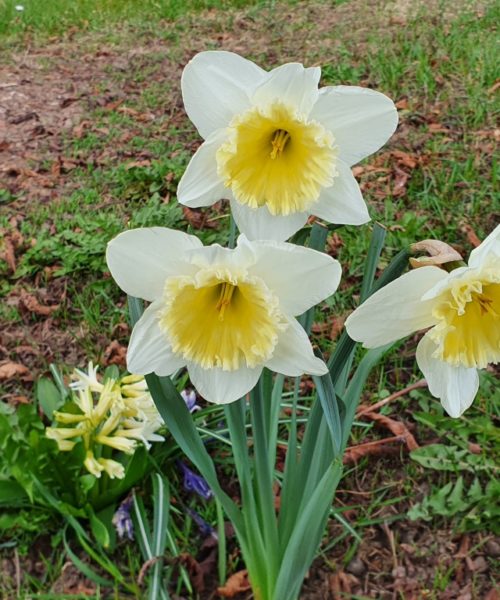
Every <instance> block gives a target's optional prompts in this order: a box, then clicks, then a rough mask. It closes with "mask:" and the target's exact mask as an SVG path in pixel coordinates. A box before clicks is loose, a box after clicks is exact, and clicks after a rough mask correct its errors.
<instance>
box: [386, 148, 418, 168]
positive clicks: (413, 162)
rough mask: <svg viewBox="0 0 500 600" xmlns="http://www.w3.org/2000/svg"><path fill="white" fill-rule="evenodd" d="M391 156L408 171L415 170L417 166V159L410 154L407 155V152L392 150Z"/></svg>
mask: <svg viewBox="0 0 500 600" xmlns="http://www.w3.org/2000/svg"><path fill="white" fill-rule="evenodd" d="M392 156H393V157H394V158H395V159H396V160H397V162H398V163H399V164H400V165H401V166H405V167H407V168H408V169H415V168H416V167H417V166H418V158H417V157H416V156H414V155H412V154H408V152H403V151H402V150H393V152H392Z"/></svg>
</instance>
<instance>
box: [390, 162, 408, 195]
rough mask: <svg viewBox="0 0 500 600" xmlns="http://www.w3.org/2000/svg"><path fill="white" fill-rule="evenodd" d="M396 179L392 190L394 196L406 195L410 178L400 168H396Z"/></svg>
mask: <svg viewBox="0 0 500 600" xmlns="http://www.w3.org/2000/svg"><path fill="white" fill-rule="evenodd" d="M394 171H395V174H396V177H395V178H394V186H393V188H392V195H393V196H396V197H399V196H404V195H405V194H406V183H407V182H408V179H409V178H410V176H409V175H408V173H406V171H402V170H401V169H399V168H398V167H394Z"/></svg>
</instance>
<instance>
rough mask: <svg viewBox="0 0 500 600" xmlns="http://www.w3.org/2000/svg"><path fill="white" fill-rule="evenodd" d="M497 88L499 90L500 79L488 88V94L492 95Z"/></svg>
mask: <svg viewBox="0 0 500 600" xmlns="http://www.w3.org/2000/svg"><path fill="white" fill-rule="evenodd" d="M498 88H500V79H499V80H498V81H495V83H494V84H493V85H492V86H491V87H490V89H489V90H488V94H494V93H495V92H496V91H497V90H498Z"/></svg>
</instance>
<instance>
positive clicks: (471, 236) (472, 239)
mask: <svg viewBox="0 0 500 600" xmlns="http://www.w3.org/2000/svg"><path fill="white" fill-rule="evenodd" d="M462 231H463V232H464V233H465V235H466V236H467V239H468V240H469V243H470V244H471V245H472V246H474V248H477V247H478V246H479V245H480V244H481V240H480V239H479V238H478V237H477V235H476V232H475V231H474V229H472V227H471V226H470V225H469V224H467V223H465V224H464V225H462Z"/></svg>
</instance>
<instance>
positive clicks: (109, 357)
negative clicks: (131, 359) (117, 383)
mask: <svg viewBox="0 0 500 600" xmlns="http://www.w3.org/2000/svg"><path fill="white" fill-rule="evenodd" d="M104 364H105V365H106V366H109V365H118V366H122V367H124V366H125V365H126V364H127V348H126V347H125V346H123V345H122V344H120V342H119V341H118V340H113V341H112V342H111V344H109V345H108V347H107V348H106V350H104Z"/></svg>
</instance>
